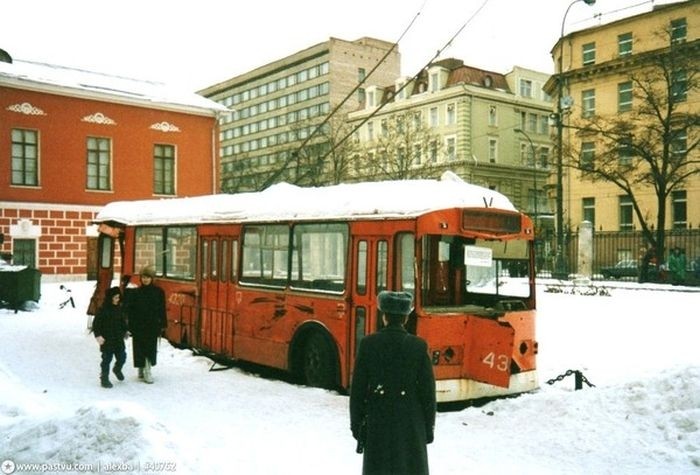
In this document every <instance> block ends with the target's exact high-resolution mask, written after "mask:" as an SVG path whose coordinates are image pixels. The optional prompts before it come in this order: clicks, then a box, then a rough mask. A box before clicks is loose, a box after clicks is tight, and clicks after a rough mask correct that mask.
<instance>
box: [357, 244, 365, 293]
mask: <svg viewBox="0 0 700 475" xmlns="http://www.w3.org/2000/svg"><path fill="white" fill-rule="evenodd" d="M356 269H357V271H356V272H357V275H356V277H355V289H356V291H357V293H358V294H359V295H365V293H367V241H360V242H358V243H357V267H356Z"/></svg>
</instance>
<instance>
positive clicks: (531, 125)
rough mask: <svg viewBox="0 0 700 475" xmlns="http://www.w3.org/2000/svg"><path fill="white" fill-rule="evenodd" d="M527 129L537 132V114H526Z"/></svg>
mask: <svg viewBox="0 0 700 475" xmlns="http://www.w3.org/2000/svg"><path fill="white" fill-rule="evenodd" d="M527 131H528V132H537V114H528V115H527Z"/></svg>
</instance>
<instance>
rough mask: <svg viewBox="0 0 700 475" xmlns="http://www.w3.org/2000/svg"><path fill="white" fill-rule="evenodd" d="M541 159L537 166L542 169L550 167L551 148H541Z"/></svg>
mask: <svg viewBox="0 0 700 475" xmlns="http://www.w3.org/2000/svg"><path fill="white" fill-rule="evenodd" d="M539 157H540V159H539V160H538V164H537V166H538V167H540V168H547V167H548V166H549V148H548V147H540V150H539Z"/></svg>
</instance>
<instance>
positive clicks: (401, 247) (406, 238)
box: [394, 233, 416, 296]
mask: <svg viewBox="0 0 700 475" xmlns="http://www.w3.org/2000/svg"><path fill="white" fill-rule="evenodd" d="M415 244H416V243H415V236H414V235H413V233H401V234H399V235H397V237H396V245H395V247H394V249H395V255H394V263H395V269H394V276H395V278H394V280H395V281H396V285H395V288H396V289H397V290H401V291H403V292H408V293H410V294H411V295H414V296H415V292H416V269H415V266H414V262H415V254H416V249H415Z"/></svg>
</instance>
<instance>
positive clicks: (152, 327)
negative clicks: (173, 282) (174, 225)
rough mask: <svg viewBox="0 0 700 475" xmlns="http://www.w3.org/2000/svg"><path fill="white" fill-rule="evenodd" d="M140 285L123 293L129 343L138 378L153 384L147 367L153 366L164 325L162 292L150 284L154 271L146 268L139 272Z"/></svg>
mask: <svg viewBox="0 0 700 475" xmlns="http://www.w3.org/2000/svg"><path fill="white" fill-rule="evenodd" d="M140 277H141V286H140V287H138V288H136V289H131V290H130V291H129V292H128V294H127V313H128V315H129V332H131V336H132V341H133V349H134V354H133V359H134V367H136V368H138V373H139V379H140V380H143V381H145V382H146V383H149V384H151V383H153V377H152V375H151V367H152V366H155V365H156V356H157V353H158V338H159V337H160V335H161V334H162V333H163V331H164V330H165V326H166V324H167V321H166V317H165V293H164V292H163V289H161V288H160V287H158V286H156V285H154V284H153V278H154V277H155V271H154V270H153V268H152V267H149V266H146V267H144V268H143V269H142V270H141V273H140Z"/></svg>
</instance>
